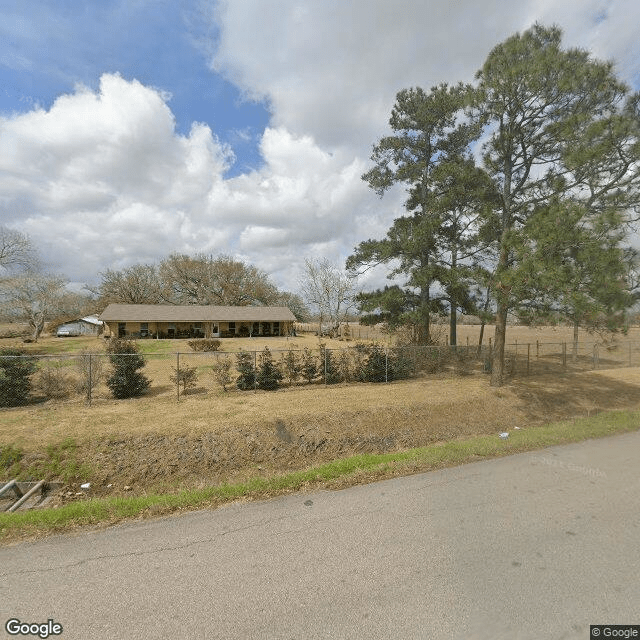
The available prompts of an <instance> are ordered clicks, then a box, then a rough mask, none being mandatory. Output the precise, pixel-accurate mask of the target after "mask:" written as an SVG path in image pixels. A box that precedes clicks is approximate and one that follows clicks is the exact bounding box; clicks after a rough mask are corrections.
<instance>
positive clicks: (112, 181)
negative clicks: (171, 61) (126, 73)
mask: <svg viewBox="0 0 640 640" xmlns="http://www.w3.org/2000/svg"><path fill="white" fill-rule="evenodd" d="M166 98H167V97H166V96H165V95H163V94H161V93H160V92H159V91H156V90H154V89H151V88H149V87H145V86H143V85H142V84H140V83H139V82H137V81H135V80H134V81H127V80H125V79H123V78H122V77H120V76H118V75H104V76H103V77H102V78H101V81H100V88H99V90H98V91H96V92H92V91H90V90H89V89H87V88H86V87H78V88H77V89H76V91H75V92H74V93H73V94H70V95H65V96H61V97H60V98H58V99H57V100H56V101H55V103H54V104H53V105H52V107H51V108H50V109H49V110H48V111H45V110H43V109H36V110H33V111H30V112H28V113H25V114H23V115H16V116H13V117H10V118H5V119H2V120H0V158H1V159H0V207H1V209H0V210H1V211H2V220H3V222H4V223H8V224H13V225H14V226H17V227H19V228H20V229H22V230H24V231H26V232H27V233H29V234H30V235H31V237H32V239H33V240H34V242H35V244H36V246H38V247H39V248H40V249H41V250H42V251H43V253H44V254H45V258H46V259H47V261H48V262H49V263H50V265H51V267H52V268H53V269H55V270H56V271H64V272H65V273H66V274H67V275H68V276H69V277H70V278H72V279H73V280H79V281H82V280H84V281H90V280H95V278H96V275H97V273H98V272H99V271H101V270H104V269H106V268H121V267H124V266H126V265H129V264H133V263H135V262H148V261H153V260H157V259H160V258H162V257H164V256H166V255H168V254H169V253H170V252H173V251H180V252H187V253H193V252H207V253H221V252H224V253H231V254H235V255H238V256H242V257H245V258H246V259H248V260H250V261H251V262H253V263H254V264H257V265H259V266H260V267H262V268H263V269H267V270H268V271H270V272H272V273H273V275H274V277H276V278H277V279H278V280H279V282H280V283H281V284H285V285H288V286H294V285H295V283H296V282H297V273H296V274H295V277H294V275H293V272H294V271H296V270H297V269H298V267H299V265H300V263H301V261H302V260H303V255H304V253H305V251H306V250H307V249H305V247H306V246H308V245H313V244H314V243H318V242H328V241H331V240H333V238H335V237H336V236H337V237H339V238H342V239H343V241H344V239H345V238H355V235H354V229H350V228H349V222H348V221H349V219H350V217H351V215H352V213H353V211H354V210H358V209H359V208H360V206H361V202H362V201H366V200H367V199H370V198H371V197H372V196H371V194H370V193H369V192H368V190H367V189H366V187H365V186H364V185H363V184H362V182H361V181H360V179H359V176H360V174H361V173H362V171H363V170H364V164H363V162H362V161H361V160H358V159H356V158H353V157H352V158H347V157H344V156H343V155H341V154H340V153H336V154H331V153H329V152H327V151H324V150H322V149H320V148H319V147H318V145H317V144H316V143H315V142H314V140H313V139H312V138H311V137H310V136H301V137H295V136H293V135H291V134H290V133H289V132H288V131H286V130H285V129H282V128H281V129H273V128H269V129H267V130H266V131H265V133H264V135H263V137H262V140H261V151H262V154H263V156H264V160H265V164H264V167H263V168H262V169H261V170H259V171H254V172H252V173H250V174H246V175H241V176H238V177H236V178H233V179H229V180H225V179H224V178H223V175H224V172H225V170H226V169H227V168H228V166H229V163H230V162H231V161H232V160H233V156H232V153H231V150H230V149H229V148H227V147H226V146H224V145H222V144H221V143H220V142H219V141H218V140H217V138H216V137H215V136H214V135H213V134H212V132H211V130H210V128H209V127H208V126H206V125H203V124H198V123H194V125H193V126H192V128H191V131H190V133H189V135H188V136H181V135H179V134H177V133H176V131H175V123H174V118H173V115H172V113H171V110H170V109H169V107H168V105H167V103H166ZM350 242H351V245H352V244H353V242H354V240H350ZM338 245H339V246H336V249H335V252H334V255H333V256H331V257H333V258H334V259H338V258H339V257H341V255H343V254H344V251H345V250H349V249H350V248H351V246H343V245H340V243H338Z"/></svg>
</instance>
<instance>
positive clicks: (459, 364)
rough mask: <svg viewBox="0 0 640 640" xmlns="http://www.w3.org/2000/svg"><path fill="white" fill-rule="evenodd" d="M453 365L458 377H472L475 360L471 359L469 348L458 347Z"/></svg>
mask: <svg viewBox="0 0 640 640" xmlns="http://www.w3.org/2000/svg"><path fill="white" fill-rule="evenodd" d="M453 365H454V368H455V372H456V374H457V375H459V376H468V375H471V373H472V372H473V358H472V357H471V354H470V353H469V349H468V348H465V347H458V349H457V350H456V351H455V357H454V361H453Z"/></svg>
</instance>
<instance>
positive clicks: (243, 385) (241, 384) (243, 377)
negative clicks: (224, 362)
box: [236, 351, 256, 391]
mask: <svg viewBox="0 0 640 640" xmlns="http://www.w3.org/2000/svg"><path fill="white" fill-rule="evenodd" d="M236 369H237V371H238V373H239V374H240V375H239V376H238V377H237V378H236V386H237V387H238V389H240V390H242V391H246V390H247V389H254V388H255V386H256V369H255V366H254V358H253V354H251V353H249V352H248V351H239V352H238V353H236Z"/></svg>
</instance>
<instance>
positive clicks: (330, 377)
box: [320, 344, 340, 384]
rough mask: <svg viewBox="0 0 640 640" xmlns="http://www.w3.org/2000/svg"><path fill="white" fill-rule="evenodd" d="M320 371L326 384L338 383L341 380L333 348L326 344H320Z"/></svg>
mask: <svg viewBox="0 0 640 640" xmlns="http://www.w3.org/2000/svg"><path fill="white" fill-rule="evenodd" d="M320 371H321V375H322V377H323V378H324V383H325V384H336V383H338V382H340V372H339V371H338V368H337V367H336V364H335V362H334V360H333V356H332V354H331V350H330V349H327V348H326V346H325V345H324V344H321V345H320Z"/></svg>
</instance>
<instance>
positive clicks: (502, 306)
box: [491, 301, 508, 387]
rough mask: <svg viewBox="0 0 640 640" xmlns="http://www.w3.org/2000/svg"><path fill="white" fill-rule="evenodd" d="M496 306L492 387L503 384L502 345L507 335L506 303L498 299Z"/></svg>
mask: <svg viewBox="0 0 640 640" xmlns="http://www.w3.org/2000/svg"><path fill="white" fill-rule="evenodd" d="M497 306H498V308H497V312H496V333H495V339H494V342H495V344H494V348H493V359H492V362H491V386H492V387H501V386H502V385H503V384H504V345H505V338H506V335H507V311H508V305H507V303H506V302H505V301H498V305H497Z"/></svg>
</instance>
